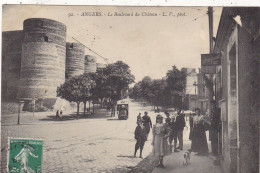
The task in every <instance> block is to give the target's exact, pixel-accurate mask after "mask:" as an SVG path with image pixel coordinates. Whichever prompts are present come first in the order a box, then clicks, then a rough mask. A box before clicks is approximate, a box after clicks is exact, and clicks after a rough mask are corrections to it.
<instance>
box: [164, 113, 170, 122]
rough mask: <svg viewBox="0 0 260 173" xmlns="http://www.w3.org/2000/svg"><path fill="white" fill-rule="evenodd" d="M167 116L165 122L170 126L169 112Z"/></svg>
mask: <svg viewBox="0 0 260 173" xmlns="http://www.w3.org/2000/svg"><path fill="white" fill-rule="evenodd" d="M165 115H166V119H165V122H166V124H168V123H170V122H171V118H170V113H169V112H165Z"/></svg>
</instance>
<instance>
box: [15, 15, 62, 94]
mask: <svg viewBox="0 0 260 173" xmlns="http://www.w3.org/2000/svg"><path fill="white" fill-rule="evenodd" d="M65 46H66V26H65V25H64V24H62V23H60V22H57V21H54V20H49V19H42V18H37V19H35V18H32V19H27V20H25V21H24V39H23V43H22V58H21V76H20V83H19V90H18V95H17V97H18V98H22V99H26V98H53V97H56V89H57V86H59V85H60V84H62V83H63V82H64V81H65V51H66V49H65Z"/></svg>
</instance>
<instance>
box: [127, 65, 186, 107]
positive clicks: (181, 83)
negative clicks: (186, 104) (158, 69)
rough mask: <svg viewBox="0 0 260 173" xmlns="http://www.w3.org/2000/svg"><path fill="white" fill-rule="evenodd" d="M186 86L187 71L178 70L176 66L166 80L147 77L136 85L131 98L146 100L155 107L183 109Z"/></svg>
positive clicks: (169, 71) (169, 72) (168, 73)
mask: <svg viewBox="0 0 260 173" xmlns="http://www.w3.org/2000/svg"><path fill="white" fill-rule="evenodd" d="M185 85H186V72H185V70H184V69H181V70H178V68H177V67H176V66H173V68H172V69H171V70H168V72H167V74H166V76H165V78H162V79H155V80H153V79H151V77H149V76H145V77H144V78H143V79H142V80H141V81H139V82H138V83H136V84H135V86H134V87H133V89H132V92H131V93H130V96H131V98H133V99H137V100H138V99H139V100H140V99H141V100H146V101H148V102H150V103H152V104H153V105H154V106H167V107H168V106H171V107H175V108H181V107H182V97H183V93H184V91H185Z"/></svg>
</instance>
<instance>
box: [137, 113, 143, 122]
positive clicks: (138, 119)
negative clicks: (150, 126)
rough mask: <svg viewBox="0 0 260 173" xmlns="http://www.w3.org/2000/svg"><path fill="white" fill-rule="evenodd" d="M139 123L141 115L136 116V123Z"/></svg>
mask: <svg viewBox="0 0 260 173" xmlns="http://www.w3.org/2000/svg"><path fill="white" fill-rule="evenodd" d="M140 121H142V117H141V113H139V114H138V115H137V120H136V122H137V123H138V122H140Z"/></svg>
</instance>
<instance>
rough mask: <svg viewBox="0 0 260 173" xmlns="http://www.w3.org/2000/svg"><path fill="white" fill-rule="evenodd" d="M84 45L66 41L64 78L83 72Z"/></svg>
mask: <svg viewBox="0 0 260 173" xmlns="http://www.w3.org/2000/svg"><path fill="white" fill-rule="evenodd" d="M84 62H85V47H84V46H83V45H82V44H80V43H66V79H70V78H71V77H74V76H78V75H81V74H83V73H84Z"/></svg>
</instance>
